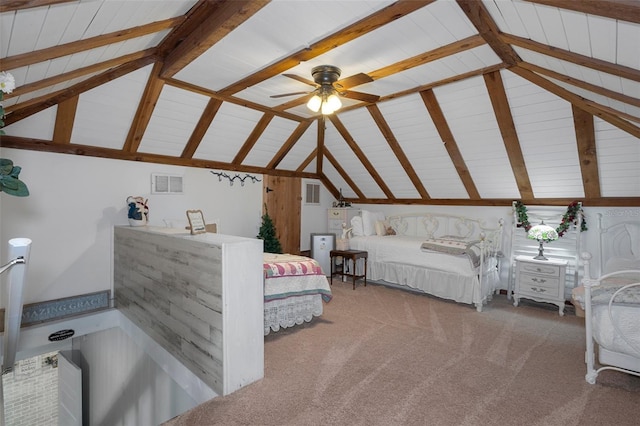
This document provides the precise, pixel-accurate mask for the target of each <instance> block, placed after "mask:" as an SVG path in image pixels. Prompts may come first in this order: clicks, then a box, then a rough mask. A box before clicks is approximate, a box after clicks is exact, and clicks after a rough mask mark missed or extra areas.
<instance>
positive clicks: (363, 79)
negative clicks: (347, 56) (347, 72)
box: [335, 72, 373, 89]
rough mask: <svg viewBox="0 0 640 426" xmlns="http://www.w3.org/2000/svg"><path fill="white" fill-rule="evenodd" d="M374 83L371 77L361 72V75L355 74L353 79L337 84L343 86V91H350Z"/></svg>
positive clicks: (348, 78) (343, 80) (337, 82)
mask: <svg viewBox="0 0 640 426" xmlns="http://www.w3.org/2000/svg"><path fill="white" fill-rule="evenodd" d="M372 81H373V79H372V78H371V77H369V76H368V75H367V74H365V73H362V72H361V73H359V74H354V75H352V76H351V77H347V78H343V79H342V80H338V81H336V83H335V84H336V85H340V86H342V88H343V89H348V88H350V87H355V86H360V85H361V84H365V83H371V82H372Z"/></svg>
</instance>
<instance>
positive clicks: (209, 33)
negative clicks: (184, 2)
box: [159, 0, 269, 78]
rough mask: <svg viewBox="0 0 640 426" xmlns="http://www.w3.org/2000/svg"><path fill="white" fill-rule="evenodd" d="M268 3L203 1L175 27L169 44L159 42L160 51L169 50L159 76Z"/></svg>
mask: <svg viewBox="0 0 640 426" xmlns="http://www.w3.org/2000/svg"><path fill="white" fill-rule="evenodd" d="M268 3H269V0H233V1H228V0H211V1H200V2H199V3H198V5H197V6H196V7H195V8H194V9H193V12H191V13H190V14H189V16H187V19H186V20H185V22H184V23H183V24H182V25H181V26H180V27H178V28H176V29H175V30H174V31H175V33H176V34H175V35H174V34H171V35H169V37H168V38H167V42H166V44H168V45H170V47H169V48H165V46H160V48H159V50H160V51H163V52H164V51H166V52H167V55H166V57H165V59H164V68H163V69H162V71H161V72H160V76H161V77H162V78H168V77H173V76H174V75H175V74H176V73H177V72H178V71H180V70H181V69H182V68H184V67H185V66H187V65H188V64H190V63H191V62H192V61H193V60H195V59H196V58H197V57H198V56H200V55H201V54H203V53H204V52H205V51H207V50H208V49H209V48H210V47H211V46H213V45H214V44H216V43H217V42H219V41H220V40H222V39H223V38H224V37H225V36H226V35H228V34H229V33H230V32H231V31H233V30H234V29H236V28H237V27H238V26H240V25H241V24H242V23H243V22H245V21H246V20H247V19H249V18H250V17H252V16H253V15H254V14H255V13H256V12H258V11H259V10H260V9H262V8H263V7H264V6H265V5H267V4H268Z"/></svg>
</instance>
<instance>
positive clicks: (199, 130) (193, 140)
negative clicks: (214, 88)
mask: <svg viewBox="0 0 640 426" xmlns="http://www.w3.org/2000/svg"><path fill="white" fill-rule="evenodd" d="M221 106H222V101H221V100H219V99H209V102H208V103H207V106H206V107H205V108H204V111H202V115H201V116H200V120H198V124H197V125H196V127H195V129H193V133H191V137H190V138H189V141H188V142H187V144H186V145H185V147H184V149H183V150H182V155H180V156H181V157H182V158H192V157H193V155H194V154H195V153H196V150H197V149H198V146H200V142H202V138H203V137H204V135H205V134H206V133H207V130H209V126H210V125H211V122H212V121H213V119H214V118H215V116H216V114H217V113H218V110H219V109H220V107H221Z"/></svg>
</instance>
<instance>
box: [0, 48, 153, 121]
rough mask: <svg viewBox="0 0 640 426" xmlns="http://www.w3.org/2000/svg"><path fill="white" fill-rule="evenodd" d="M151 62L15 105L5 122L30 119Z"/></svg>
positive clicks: (131, 64)
mask: <svg viewBox="0 0 640 426" xmlns="http://www.w3.org/2000/svg"><path fill="white" fill-rule="evenodd" d="M151 62H153V58H151V57H145V58H142V59H138V60H136V61H132V62H128V63H126V64H123V65H120V66H119V67H116V68H113V69H111V70H109V71H105V72H103V73H102V74H99V75H97V76H95V77H92V78H90V79H88V80H85V81H83V82H81V83H78V84H75V85H73V86H72V87H68V88H66V89H63V90H59V91H57V92H55V93H51V94H48V95H45V96H41V97H38V98H35V99H31V100H29V101H27V102H24V103H21V104H16V105H13V106H12V107H11V108H5V111H6V110H10V111H11V114H9V115H8V116H7V117H6V118H5V120H4V121H5V124H6V125H7V126H8V125H10V124H13V123H15V122H18V121H20V120H22V119H24V118H26V117H30V116H32V115H33V114H37V113H39V112H40V111H44V110H45V109H47V108H50V107H52V106H54V105H56V104H59V103H60V102H64V101H65V100H67V99H71V98H73V97H74V96H78V95H80V94H81V93H84V92H86V91H88V90H91V89H93V88H95V87H98V86H100V85H102V84H104V83H106V82H108V81H111V80H115V79H116V78H119V77H122V76H123V75H126V74H128V73H130V72H132V71H136V70H138V69H140V68H143V67H145V66H147V65H149V64H150V63H151Z"/></svg>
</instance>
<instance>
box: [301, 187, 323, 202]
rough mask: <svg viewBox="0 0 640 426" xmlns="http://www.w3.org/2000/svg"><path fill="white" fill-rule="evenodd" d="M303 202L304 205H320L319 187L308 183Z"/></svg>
mask: <svg viewBox="0 0 640 426" xmlns="http://www.w3.org/2000/svg"><path fill="white" fill-rule="evenodd" d="M306 189H307V191H306V196H305V199H304V202H305V203H306V204H320V185H319V184H317V183H308V184H307V188H306Z"/></svg>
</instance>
